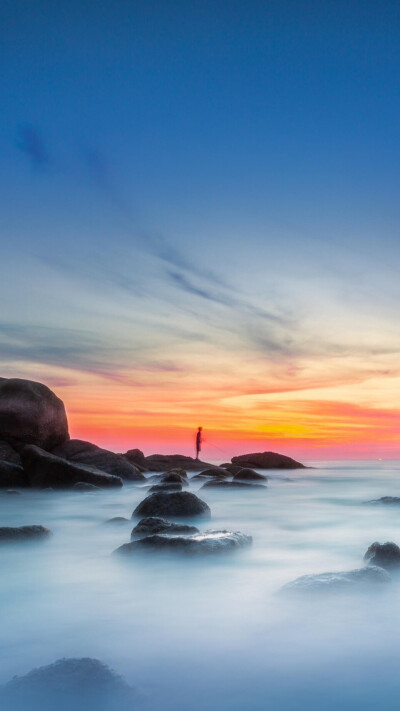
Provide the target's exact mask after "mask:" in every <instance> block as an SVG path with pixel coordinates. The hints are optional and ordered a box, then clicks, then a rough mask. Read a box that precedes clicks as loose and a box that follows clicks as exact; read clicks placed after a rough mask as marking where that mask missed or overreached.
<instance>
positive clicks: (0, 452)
mask: <svg viewBox="0 0 400 711" xmlns="http://www.w3.org/2000/svg"><path fill="white" fill-rule="evenodd" d="M0 461H5V462H11V464H19V465H20V466H21V457H20V456H19V454H18V452H17V451H16V450H15V449H14V448H13V447H11V444H8V442H5V441H4V440H0Z"/></svg>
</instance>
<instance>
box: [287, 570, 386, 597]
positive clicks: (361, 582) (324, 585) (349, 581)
mask: <svg viewBox="0 0 400 711" xmlns="http://www.w3.org/2000/svg"><path fill="white" fill-rule="evenodd" d="M390 581H391V577H390V575H389V573H387V572H386V571H385V570H383V568H378V567H377V566H375V567H372V566H371V567H367V568H358V569H356V570H348V571H341V572H338V573H318V574H316V575H302V576H301V577H300V578H297V579H296V580H293V581H292V582H290V583H287V584H286V585H284V586H283V587H282V588H281V592H285V593H286V592H288V593H321V592H322V593H323V592H346V591H347V590H348V591H352V590H357V589H359V588H363V587H368V586H369V585H376V584H379V585H381V584H383V583H388V582H390Z"/></svg>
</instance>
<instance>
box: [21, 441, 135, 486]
mask: <svg viewBox="0 0 400 711" xmlns="http://www.w3.org/2000/svg"><path fill="white" fill-rule="evenodd" d="M22 463H23V465H24V470H25V472H26V474H27V475H28V479H29V484H30V486H32V487H36V488H39V489H44V488H46V487H53V488H55V489H67V488H71V487H72V486H73V485H74V484H77V483H78V482H86V483H88V484H94V485H95V486H100V487H110V486H114V487H115V486H122V479H120V478H119V477H117V476H112V475H111V474H106V473H105V472H101V471H99V470H96V469H95V468H94V467H88V466H85V465H83V464H77V463H73V462H68V461H67V460H66V459H61V457H56V456H55V455H54V454H49V452H45V451H44V450H43V449H40V447H35V446H34V445H30V446H28V447H25V449H24V450H23V451H22Z"/></svg>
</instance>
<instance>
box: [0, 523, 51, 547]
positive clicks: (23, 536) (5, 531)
mask: <svg viewBox="0 0 400 711" xmlns="http://www.w3.org/2000/svg"><path fill="white" fill-rule="evenodd" d="M49 536H51V531H50V530H49V529H48V528H45V527H44V526H19V527H15V528H14V527H11V526H2V527H0V543H3V542H9V541H34V540H37V539H39V538H48V537H49Z"/></svg>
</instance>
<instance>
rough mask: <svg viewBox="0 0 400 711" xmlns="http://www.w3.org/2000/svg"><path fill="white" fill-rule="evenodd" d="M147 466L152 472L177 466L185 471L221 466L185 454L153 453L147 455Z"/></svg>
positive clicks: (163, 470) (168, 469) (164, 470)
mask: <svg viewBox="0 0 400 711" xmlns="http://www.w3.org/2000/svg"><path fill="white" fill-rule="evenodd" d="M146 466H147V468H148V469H149V471H152V472H166V471H170V470H171V469H177V468H180V469H184V470H185V471H201V470H202V469H206V468H207V467H209V468H212V469H218V468H219V467H214V466H213V465H212V464H207V463H206V462H200V461H199V460H197V459H194V458H193V457H185V456H184V455H183V454H151V455H150V456H149V457H146Z"/></svg>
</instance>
